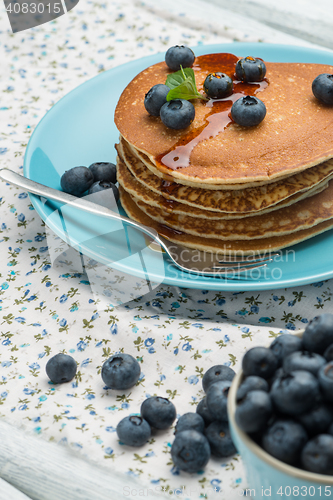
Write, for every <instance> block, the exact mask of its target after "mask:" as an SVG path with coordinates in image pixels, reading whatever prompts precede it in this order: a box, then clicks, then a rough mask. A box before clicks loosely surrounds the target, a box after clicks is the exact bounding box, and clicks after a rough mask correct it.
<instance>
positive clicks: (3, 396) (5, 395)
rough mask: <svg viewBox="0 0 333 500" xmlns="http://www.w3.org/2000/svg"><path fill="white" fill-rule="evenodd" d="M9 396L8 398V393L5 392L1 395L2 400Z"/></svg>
mask: <svg viewBox="0 0 333 500" xmlns="http://www.w3.org/2000/svg"><path fill="white" fill-rule="evenodd" d="M7 396H8V392H6V391H5V392H2V393H1V394H0V398H2V399H5V398H6V397H7Z"/></svg>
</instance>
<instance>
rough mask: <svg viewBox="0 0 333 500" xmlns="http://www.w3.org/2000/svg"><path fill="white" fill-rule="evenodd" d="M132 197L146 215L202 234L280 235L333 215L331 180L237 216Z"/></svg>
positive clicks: (233, 237)
mask: <svg viewBox="0 0 333 500" xmlns="http://www.w3.org/2000/svg"><path fill="white" fill-rule="evenodd" d="M132 199H133V200H134V201H135V203H136V204H137V205H138V207H139V208H140V210H142V211H143V212H145V213H146V214H147V215H149V217H151V218H152V219H154V220H156V221H157V222H160V223H161V224H165V225H166V226H168V227H171V228H172V229H175V230H177V231H182V232H185V233H188V234H193V235H194V236H202V237H204V238H217V239H222V240H240V239H241V240H252V239H258V238H270V237H277V236H283V235H286V234H290V233H292V232H295V231H301V230H303V229H308V228H310V227H312V226H315V225H317V224H320V223H321V222H324V221H326V220H328V219H332V218H333V181H331V182H330V183H329V186H328V188H327V189H325V190H324V191H323V192H321V193H319V194H317V195H314V196H311V197H310V198H307V199H305V200H302V201H299V202H297V203H296V204H294V205H292V206H289V207H285V208H281V209H280V210H276V211H274V212H270V213H268V214H263V215H256V216H254V217H249V218H246V219H245V220H243V219H236V220H223V219H220V220H210V219H207V220H206V219H202V218H198V217H192V216H189V215H179V214H175V213H168V212H166V211H165V210H161V209H160V208H159V207H158V208H157V207H154V206H152V205H148V204H147V203H144V202H143V201H141V200H139V199H137V198H134V197H133V196H132Z"/></svg>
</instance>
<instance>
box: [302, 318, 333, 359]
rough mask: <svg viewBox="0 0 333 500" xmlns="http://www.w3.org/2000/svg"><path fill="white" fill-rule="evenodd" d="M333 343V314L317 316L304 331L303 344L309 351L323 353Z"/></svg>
mask: <svg viewBox="0 0 333 500" xmlns="http://www.w3.org/2000/svg"><path fill="white" fill-rule="evenodd" d="M332 343H333V314H327V313H326V314H321V315H320V316H315V317H314V318H313V319H312V320H311V321H309V323H308V324H307V326H306V328H305V331H304V333H303V346H304V349H306V350H307V351H312V352H318V353H319V354H322V353H323V352H324V351H325V349H327V347H328V346H329V345H330V344H332Z"/></svg>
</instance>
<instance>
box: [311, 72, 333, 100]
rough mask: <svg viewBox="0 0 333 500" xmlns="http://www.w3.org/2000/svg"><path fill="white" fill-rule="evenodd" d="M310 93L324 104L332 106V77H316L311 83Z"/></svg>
mask: <svg viewBox="0 0 333 500" xmlns="http://www.w3.org/2000/svg"><path fill="white" fill-rule="evenodd" d="M312 92H313V95H314V96H315V97H316V98H317V99H318V100H319V101H321V102H323V103H324V104H333V75H329V74H328V73H323V74H321V75H318V76H317V77H316V78H315V79H314V80H313V82H312Z"/></svg>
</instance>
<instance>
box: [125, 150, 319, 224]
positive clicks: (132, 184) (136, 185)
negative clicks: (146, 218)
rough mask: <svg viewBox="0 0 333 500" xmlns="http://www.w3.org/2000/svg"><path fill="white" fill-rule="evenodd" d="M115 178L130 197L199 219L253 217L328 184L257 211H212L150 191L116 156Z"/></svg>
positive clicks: (299, 198) (297, 199)
mask: <svg viewBox="0 0 333 500" xmlns="http://www.w3.org/2000/svg"><path fill="white" fill-rule="evenodd" d="M117 179H118V182H119V184H120V185H121V186H122V187H123V189H124V190H125V191H127V192H128V193H129V194H130V195H131V196H132V197H134V198H136V199H138V200H140V201H142V202H144V203H145V204H148V205H152V206H153V207H156V208H159V209H161V210H162V211H165V212H167V213H172V214H179V215H189V216H191V217H199V218H201V219H209V220H219V219H242V218H243V217H253V216H256V215H261V214H266V213H269V212H272V211H273V210H279V209H280V208H283V207H285V206H290V205H291V204H293V203H296V202H298V201H300V200H302V199H303V198H308V197H310V196H313V195H314V194H317V193H320V192H321V191H323V190H324V189H325V188H327V186H328V183H327V181H325V180H324V181H323V182H321V183H320V184H317V185H316V186H314V187H313V188H311V189H309V190H308V191H306V192H301V193H297V194H295V195H293V196H290V197H289V198H287V199H286V200H283V201H281V202H280V203H278V204H276V205H273V206H271V207H269V208H266V209H264V210H260V211H257V212H242V213H240V212H238V213H228V212H213V211H212V210H202V209H200V208H196V207H195V206H192V205H190V204H188V205H186V204H185V203H180V202H177V201H173V199H166V198H164V196H161V195H160V194H157V193H156V192H154V191H150V190H149V189H147V188H146V187H145V186H144V185H143V184H141V183H140V182H138V181H137V180H136V179H135V177H134V176H133V175H132V173H131V172H130V170H129V169H128V168H127V166H126V165H125V163H124V162H123V161H122V160H121V159H120V158H119V157H118V158H117Z"/></svg>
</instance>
